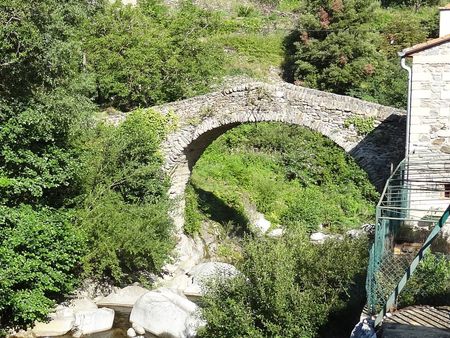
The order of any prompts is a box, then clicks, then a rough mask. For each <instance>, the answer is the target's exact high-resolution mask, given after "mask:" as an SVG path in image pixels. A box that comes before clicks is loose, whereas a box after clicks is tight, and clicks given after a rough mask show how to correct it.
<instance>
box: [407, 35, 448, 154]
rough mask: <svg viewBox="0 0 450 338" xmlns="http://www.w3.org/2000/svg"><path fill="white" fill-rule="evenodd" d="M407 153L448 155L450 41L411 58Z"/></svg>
mask: <svg viewBox="0 0 450 338" xmlns="http://www.w3.org/2000/svg"><path fill="white" fill-rule="evenodd" d="M410 131H411V132H410V135H411V136H410V154H413V153H416V154H429V153H434V154H439V153H446V154H450V43H447V44H442V45H439V46H436V47H433V48H430V49H427V50H425V51H422V52H419V53H417V54H415V55H414V57H413V66H412V94H411V129H410Z"/></svg>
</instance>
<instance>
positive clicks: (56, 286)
mask: <svg viewBox="0 0 450 338" xmlns="http://www.w3.org/2000/svg"><path fill="white" fill-rule="evenodd" d="M0 229H1V231H0V266H1V267H2V268H1V270H0V327H2V328H6V327H8V326H9V325H10V324H11V323H13V324H14V325H23V324H28V323H30V322H33V321H34V320H35V319H41V318H43V317H44V316H45V315H46V314H47V311H48V308H49V307H50V306H52V305H54V303H53V299H55V298H57V297H59V296H60V295H61V294H64V293H66V292H68V291H71V290H72V288H73V286H74V283H75V282H76V278H75V275H74V274H73V272H74V267H75V268H78V270H79V267H80V266H79V262H80V258H81V257H80V253H82V252H83V251H84V250H83V249H84V238H83V237H82V233H81V232H80V231H79V230H78V229H76V228H75V227H74V226H73V225H72V217H70V215H68V214H67V213H64V212H61V211H58V210H54V209H51V208H48V207H43V208H39V209H37V210H35V209H33V208H32V207H30V206H25V205H24V206H21V207H18V208H8V207H3V206H0Z"/></svg>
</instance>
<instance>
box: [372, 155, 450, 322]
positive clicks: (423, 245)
mask: <svg viewBox="0 0 450 338" xmlns="http://www.w3.org/2000/svg"><path fill="white" fill-rule="evenodd" d="M449 202H450V157H447V158H444V157H442V156H440V157H436V156H422V157H417V156H416V157H408V158H406V159H404V160H403V161H402V162H401V163H400V164H399V165H398V166H397V168H396V169H395V171H394V172H393V173H392V175H391V177H390V178H389V179H388V181H387V182H386V186H385V188H384V191H383V193H382V196H381V198H380V201H379V203H378V205H377V209H376V225H375V239H374V243H373V246H372V248H371V250H370V259H369V266H368V273H367V282H366V291H367V305H368V310H369V313H370V314H371V315H373V316H376V320H375V324H376V325H379V324H380V323H381V321H382V319H383V317H384V315H385V314H386V313H387V312H388V311H389V310H390V309H391V308H393V307H394V306H395V304H396V300H397V297H398V295H399V293H400V292H401V290H402V289H403V288H404V286H405V284H406V282H407V281H408V279H409V278H410V277H411V275H412V274H413V272H414V270H415V269H416V267H417V265H418V264H419V262H420V261H421V260H422V258H423V254H424V252H425V251H426V250H428V249H429V248H430V246H431V244H432V242H433V240H434V239H435V238H436V237H437V235H438V233H439V232H440V230H441V229H442V227H443V225H444V224H445V222H446V221H447V218H448V216H449V212H450V209H449ZM413 229H415V231H413ZM408 231H409V233H408V234H407V232H408ZM411 241H413V242H414V243H408V242H411ZM405 243H406V244H405Z"/></svg>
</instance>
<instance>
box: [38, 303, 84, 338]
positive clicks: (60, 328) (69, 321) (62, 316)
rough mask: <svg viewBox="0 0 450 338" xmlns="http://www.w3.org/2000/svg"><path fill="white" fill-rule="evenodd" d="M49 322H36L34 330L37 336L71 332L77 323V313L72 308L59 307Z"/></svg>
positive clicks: (59, 334)
mask: <svg viewBox="0 0 450 338" xmlns="http://www.w3.org/2000/svg"><path fill="white" fill-rule="evenodd" d="M51 317H52V318H51V320H50V322H48V323H41V322H37V323H35V326H34V327H33V330H32V332H33V333H34V334H35V335H36V336H37V337H53V336H61V335H64V334H66V333H67V332H69V331H70V330H71V329H72V327H73V325H74V324H75V315H74V312H73V310H72V309H69V308H66V307H58V308H57V309H56V313H55V314H53V315H52V316H51Z"/></svg>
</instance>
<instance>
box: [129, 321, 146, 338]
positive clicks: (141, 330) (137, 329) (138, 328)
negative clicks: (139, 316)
mask: <svg viewBox="0 0 450 338" xmlns="http://www.w3.org/2000/svg"><path fill="white" fill-rule="evenodd" d="M131 327H132V328H133V330H134V331H135V332H136V334H138V335H140V336H143V335H144V334H145V329H144V328H143V327H142V326H140V325H139V324H136V323H133V325H132V326H131Z"/></svg>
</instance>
